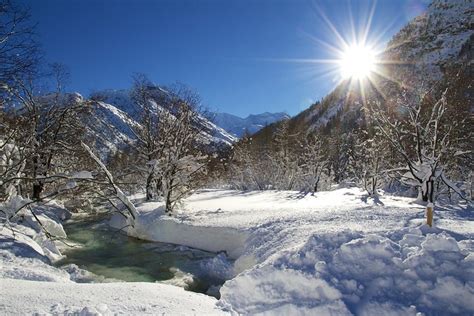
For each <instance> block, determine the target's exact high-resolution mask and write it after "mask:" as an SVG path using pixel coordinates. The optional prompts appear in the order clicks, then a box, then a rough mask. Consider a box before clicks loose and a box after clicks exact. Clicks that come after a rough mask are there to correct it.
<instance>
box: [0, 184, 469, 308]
mask: <svg viewBox="0 0 474 316" xmlns="http://www.w3.org/2000/svg"><path fill="white" fill-rule="evenodd" d="M138 201H139V199H138V198H137V199H136V202H137V205H138V210H139V212H140V216H139V218H138V221H137V223H136V224H135V227H133V228H132V227H129V228H127V232H128V233H129V234H130V235H133V236H137V237H140V238H143V239H148V240H155V241H161V242H171V243H175V244H181V245H187V246H191V247H195V248H200V249H204V250H210V251H215V252H219V251H222V252H223V253H222V254H220V255H218V256H216V257H215V259H214V260H213V261H210V262H209V265H208V269H210V270H212V271H213V273H215V274H216V275H219V276H220V277H225V278H226V279H228V280H229V281H227V282H226V283H225V284H224V285H223V287H222V288H221V289H220V293H221V299H220V300H219V301H217V300H215V299H214V298H212V297H209V296H205V295H202V294H196V293H191V292H186V291H184V290H182V289H181V288H177V287H173V286H171V285H166V284H159V283H156V284H152V283H101V284H78V283H75V282H74V280H75V275H76V274H80V273H84V271H80V269H72V270H73V272H72V273H71V271H69V272H66V271H65V270H61V269H58V268H54V267H51V266H50V265H49V264H48V263H49V259H48V257H52V258H54V256H55V255H57V254H54V253H55V248H54V247H52V246H51V245H48V244H47V241H45V240H44V238H42V237H41V236H40V235H41V234H38V233H37V231H35V230H34V229H32V228H28V229H29V230H28V229H27V228H26V227H25V226H23V225H17V226H16V227H15V228H16V229H17V230H18V231H20V230H21V231H22V232H23V234H20V233H18V232H17V233H16V237H17V239H16V240H14V239H13V238H12V236H11V232H9V231H8V230H7V229H5V228H4V229H3V230H2V231H1V235H0V238H2V240H1V241H0V261H1V262H0V263H1V264H0V277H1V279H0V297H1V298H2V299H1V301H0V314H32V313H35V312H38V313H40V314H64V313H66V314H67V313H74V312H77V313H79V312H81V311H82V312H83V314H85V315H88V314H93V315H94V314H115V313H123V314H161V313H165V314H187V315H189V314H198V315H209V314H216V313H226V312H235V313H242V314H257V313H263V314H285V315H288V314H310V315H329V314H332V315H350V314H357V315H390V314H394V315H416V314H417V313H418V312H421V313H423V314H426V315H449V314H460V315H470V314H474V299H473V298H474V252H473V249H474V242H473V240H472V238H473V236H474V224H473V221H472V220H473V215H472V212H471V211H470V209H469V208H468V207H465V206H455V207H454V206H449V207H441V206H437V208H436V211H435V226H436V228H429V227H426V226H424V225H423V221H424V220H423V217H424V209H423V207H422V206H420V205H418V204H414V203H412V201H413V200H412V199H409V198H403V197H393V196H382V197H381V198H380V200H373V199H371V198H368V197H367V196H366V195H364V192H362V191H360V190H359V189H357V188H343V189H338V190H334V191H329V192H320V193H317V194H316V195H315V196H311V195H302V194H300V193H298V192H276V191H266V192H239V191H222V190H205V191H200V192H198V193H196V194H194V195H192V196H191V197H189V198H188V199H187V200H185V203H184V205H183V206H182V207H181V209H180V211H177V212H176V216H173V217H170V216H168V215H165V214H164V213H163V207H162V205H161V204H160V203H140V202H138ZM46 215H47V214H44V216H46ZM121 218H122V217H120V216H116V217H114V218H113V219H112V221H111V224H112V225H113V226H115V227H123V226H124V225H123V224H124V223H123V222H122V220H121ZM27 220H31V219H27ZM51 225H53V224H51ZM53 226H54V225H53ZM53 226H51V227H53ZM59 228H60V227H59V226H58V227H56V229H59ZM19 236H23V237H19ZM33 239H34V240H36V241H37V242H35V241H34V240H33ZM44 249H48V253H50V254H49V256H47V253H45V250H44ZM41 252H43V253H41ZM224 253H226V254H227V255H228V256H229V257H231V258H233V259H236V261H235V263H234V264H232V263H231V262H230V261H228V260H227V259H226V255H225V254H224Z"/></svg>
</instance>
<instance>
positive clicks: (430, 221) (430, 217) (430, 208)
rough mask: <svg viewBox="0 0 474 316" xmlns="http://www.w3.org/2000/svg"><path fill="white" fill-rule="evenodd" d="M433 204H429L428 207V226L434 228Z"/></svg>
mask: <svg viewBox="0 0 474 316" xmlns="http://www.w3.org/2000/svg"><path fill="white" fill-rule="evenodd" d="M433 208H434V205H433V203H428V205H427V206H426V224H427V225H428V226H430V227H432V226H433Z"/></svg>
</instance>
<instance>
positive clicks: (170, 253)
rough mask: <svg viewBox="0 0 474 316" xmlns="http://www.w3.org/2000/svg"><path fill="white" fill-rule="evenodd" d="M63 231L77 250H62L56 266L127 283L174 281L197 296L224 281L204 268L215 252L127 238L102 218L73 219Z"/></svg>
mask: <svg viewBox="0 0 474 316" xmlns="http://www.w3.org/2000/svg"><path fill="white" fill-rule="evenodd" d="M64 229H65V231H66V233H67V235H68V239H69V240H70V241H72V242H74V243H77V244H80V247H73V248H68V249H66V250H65V251H63V253H64V254H65V255H66V256H67V257H66V258H65V259H63V260H61V261H60V262H58V263H57V265H59V266H64V265H67V264H76V265H77V266H79V267H80V268H82V269H85V270H87V271H90V272H93V273H94V274H97V275H99V276H103V277H105V278H111V279H117V280H122V281H127V282H155V281H166V280H171V279H173V280H172V281H173V282H172V283H173V284H175V285H178V286H183V287H185V288H186V289H187V290H190V291H194V292H199V293H206V292H207V291H208V289H209V288H210V287H212V286H220V285H222V284H223V283H224V281H225V280H222V279H218V278H216V277H214V276H212V271H206V268H205V267H204V265H205V264H206V262H208V261H209V260H211V259H212V258H214V257H215V256H216V254H214V253H210V252H205V251H201V250H197V249H192V248H187V247H183V246H176V245H172V244H165V243H157V242H146V241H141V240H138V239H135V238H130V237H128V236H125V235H123V233H121V232H118V231H117V230H115V229H113V228H111V227H109V226H108V225H107V223H106V221H105V220H104V219H102V220H99V221H98V219H97V218H95V219H87V220H74V221H71V222H69V223H66V224H65V225H64ZM214 296H215V294H214Z"/></svg>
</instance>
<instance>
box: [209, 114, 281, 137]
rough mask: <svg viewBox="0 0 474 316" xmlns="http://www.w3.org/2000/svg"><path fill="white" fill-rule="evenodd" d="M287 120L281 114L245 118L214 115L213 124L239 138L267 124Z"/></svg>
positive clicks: (231, 115) (256, 115) (230, 115)
mask: <svg viewBox="0 0 474 316" xmlns="http://www.w3.org/2000/svg"><path fill="white" fill-rule="evenodd" d="M289 118H290V116H289V115H288V114H286V113H283V112H278V113H269V112H265V113H262V114H255V115H253V114H251V115H249V116H247V117H246V118H241V117H239V116H236V115H233V114H229V113H214V122H215V124H216V125H217V126H220V127H222V128H223V129H225V130H226V131H227V132H229V133H231V134H232V135H234V136H236V137H239V138H240V137H242V136H243V135H244V134H245V133H249V134H254V133H256V132H257V131H259V130H260V129H262V128H264V127H265V126H267V125H269V124H272V123H275V122H278V121H281V120H284V119H289Z"/></svg>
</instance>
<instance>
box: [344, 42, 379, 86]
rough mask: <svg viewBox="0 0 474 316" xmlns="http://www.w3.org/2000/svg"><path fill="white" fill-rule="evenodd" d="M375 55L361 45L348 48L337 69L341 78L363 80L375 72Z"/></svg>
mask: <svg viewBox="0 0 474 316" xmlns="http://www.w3.org/2000/svg"><path fill="white" fill-rule="evenodd" d="M375 64H376V58H375V53H374V51H373V50H371V49H370V48H369V47H366V46H363V45H353V46H349V47H348V48H347V49H346V50H345V51H344V52H343V53H342V56H341V59H340V61H339V69H340V73H341V76H342V78H344V79H348V78H354V79H359V80H361V79H365V78H367V77H368V76H370V74H371V73H372V72H374V71H375Z"/></svg>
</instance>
